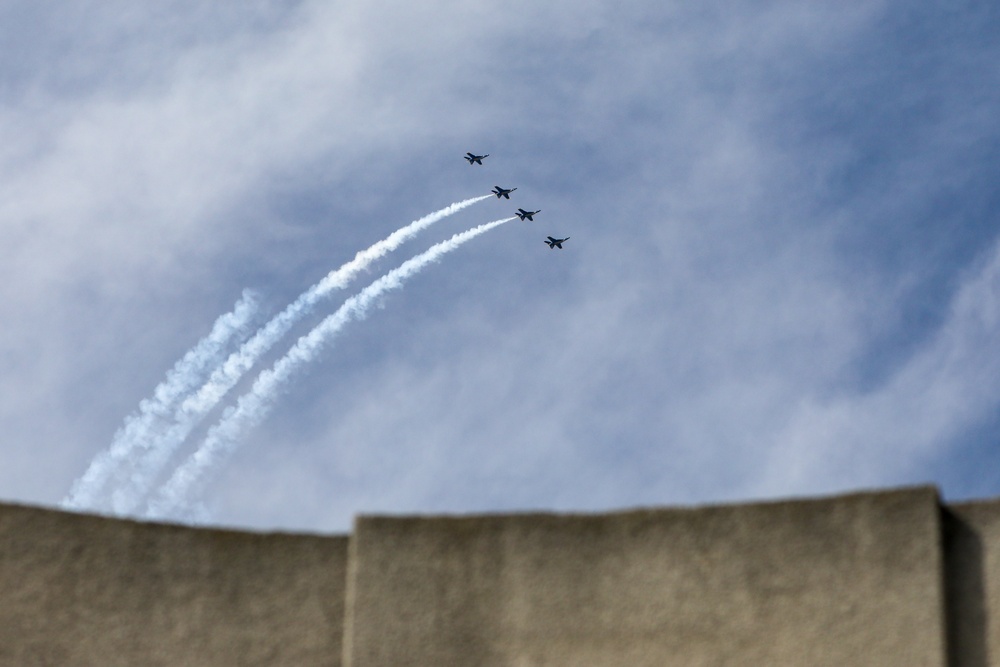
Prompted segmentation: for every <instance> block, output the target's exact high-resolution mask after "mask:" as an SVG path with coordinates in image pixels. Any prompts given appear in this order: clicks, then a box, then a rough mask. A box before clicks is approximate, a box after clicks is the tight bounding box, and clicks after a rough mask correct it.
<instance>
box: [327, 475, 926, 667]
mask: <svg viewBox="0 0 1000 667" xmlns="http://www.w3.org/2000/svg"><path fill="white" fill-rule="evenodd" d="M942 567H943V566H942V553H941V525H940V513H939V505H938V499H937V493H936V491H935V490H934V489H932V488H924V489H915V490H907V491H899V492H891V493H877V494H858V495H853V496H845V497H839V498H831V499H825V500H816V501H799V502H785V503H773V504H761V505H744V506H732V507H710V508H701V509H686V510H685V509H681V510H650V511H635V512H625V513H618V514H605V515H590V516H566V515H563V516H556V515H542V514H539V515H513V516H483V517H465V518H380V517H363V518H360V519H359V520H358V521H357V522H356V526H355V533H354V535H353V537H352V540H351V547H350V557H349V573H348V577H349V581H348V603H347V625H346V629H345V654H344V655H345V665H348V666H349V667H373V666H375V665H378V666H385V667H388V666H393V667H406V666H413V667H418V666H419V667H426V666H428V665H435V666H440V667H448V666H452V665H454V666H456V667H457V666H459V665H477V666H478V667H490V666H493V665H497V666H500V665H503V666H511V667H513V666H518V667H529V666H530V667H543V666H545V667H547V666H552V665H565V666H569V665H588V666H589V667H602V666H611V665H616V666H617V665H630V666H632V667H642V666H646V665H648V666H650V667H652V666H654V665H655V666H657V667H660V666H663V665H686V666H691V665H719V666H724V665H769V666H781V665H796V666H799V665H811V666H821V665H830V666H834V665H836V666H838V667H839V666H842V665H852V666H863V665H873V666H874V665H878V666H880V667H892V666H894V665H899V666H900V667H904V666H905V667H918V666H924V665H926V666H927V667H931V666H934V667H937V666H943V665H945V664H946V658H945V653H946V648H945V619H944V615H943V613H942V612H943V609H944V587H943V577H942Z"/></svg>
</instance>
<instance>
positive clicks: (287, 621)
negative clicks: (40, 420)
mask: <svg viewBox="0 0 1000 667" xmlns="http://www.w3.org/2000/svg"><path fill="white" fill-rule="evenodd" d="M346 554H347V538H346V537H340V538H329V537H328V538H321V537H314V536H298V535H282V534H252V533H239V532H232V531H221V530H193V529H190V528H181V527H175V526H165V525H157V524H147V523H137V522H132V521H117V520H112V519H105V518H99V517H92V516H82V515H77V514H67V513H63V512H55V511H50V510H40V509H33V508H26V507H18V506H11V505H0V664H2V665H60V666H64V665H79V666H86V665H94V666H98V665H99V666H101V667H104V666H111V665H297V666H298V665H339V664H340V652H341V651H340V648H341V637H342V632H341V627H342V623H343V599H344V581H345V579H344V577H345V567H346Z"/></svg>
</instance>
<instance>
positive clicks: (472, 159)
mask: <svg viewBox="0 0 1000 667" xmlns="http://www.w3.org/2000/svg"><path fill="white" fill-rule="evenodd" d="M489 156H490V154H489V153H487V154H486V155H475V154H474V153H466V154H465V159H466V160H468V161H469V166H470V167H471V166H472V163H473V162H475V163H476V164H482V163H483V158H484V157H489Z"/></svg>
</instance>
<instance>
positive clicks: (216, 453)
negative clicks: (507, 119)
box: [146, 216, 516, 517]
mask: <svg viewBox="0 0 1000 667" xmlns="http://www.w3.org/2000/svg"><path fill="white" fill-rule="evenodd" d="M514 219H516V216H514V217H510V218H505V219H503V220H496V221H494V222H488V223H486V224H483V225H479V226H478V227H473V228H472V229H469V230H466V231H464V232H460V233H458V234H455V235H454V236H452V237H451V238H450V239H448V240H447V241H442V242H441V243H438V244H436V245H434V246H431V248H429V249H428V250H427V251H426V252H423V253H421V254H419V255H417V256H415V257H413V258H412V259H409V260H407V261H406V262H404V263H403V264H401V265H400V266H399V267H398V268H396V269H393V270H392V271H390V272H389V273H387V274H385V275H384V276H382V277H381V278H379V279H378V280H376V281H375V282H373V283H372V284H370V285H369V286H368V287H366V288H365V289H363V290H361V291H360V292H359V293H357V294H355V295H354V296H352V297H351V298H349V299H348V300H347V301H345V302H344V305H342V306H341V307H340V308H339V309H337V311H336V312H335V313H333V314H332V315H329V316H328V317H327V318H326V319H324V320H323V321H322V322H320V323H319V324H318V325H316V327H315V328H314V329H313V330H312V331H310V332H309V333H308V334H306V335H305V336H302V337H301V338H299V340H298V341H297V342H296V343H295V345H294V346H292V348H291V349H290V350H289V351H288V353H287V354H286V355H285V356H284V357H282V358H281V359H279V360H278V361H277V362H275V364H274V366H272V367H271V368H270V369H269V370H265V371H263V372H261V374H260V375H259V376H257V379H256V380H255V381H254V383H253V387H252V388H251V389H250V391H248V392H247V393H246V394H244V395H243V396H241V397H240V399H239V400H238V401H237V403H236V405H235V406H234V407H231V408H229V409H228V410H226V413H225V414H224V415H223V417H222V420H221V421H219V423H218V424H216V425H215V426H213V427H212V428H211V429H210V430H209V432H208V434H207V435H206V436H205V441H204V442H203V443H202V444H201V447H199V448H198V450H197V451H195V453H194V454H192V455H191V456H190V457H189V458H188V459H187V460H186V461H185V462H184V463H183V464H182V465H180V466H179V467H178V468H177V470H176V471H174V474H173V475H172V476H171V477H170V479H169V480H167V482H166V483H165V484H164V485H163V486H162V487H161V488H160V491H159V493H158V494H157V496H156V497H155V498H153V500H152V501H151V502H150V503H149V507H148V510H147V512H146V515H147V516H150V517H164V516H166V515H167V514H168V513H170V512H174V511H176V510H178V509H180V508H182V507H183V506H184V504H185V498H186V496H187V495H188V493H189V491H190V489H191V487H192V486H194V485H195V484H196V483H198V482H199V480H200V479H201V478H202V476H203V475H205V473H207V472H208V471H209V470H210V469H211V468H212V466H213V465H214V464H215V463H216V462H217V461H219V460H220V459H221V457H222V456H224V455H225V454H228V453H230V452H232V451H233V450H234V449H235V448H236V446H237V438H238V437H239V436H240V435H241V434H242V433H244V432H245V431H246V430H247V429H249V428H252V427H254V426H256V425H257V424H259V423H260V422H261V420H262V419H264V417H265V416H267V414H268V412H270V409H271V407H272V406H273V405H274V401H275V398H276V397H277V395H278V393H279V392H280V390H281V389H282V387H284V386H285V385H286V384H287V383H288V382H289V381H290V380H291V378H292V376H293V373H295V371H297V370H298V369H299V368H301V367H302V366H303V365H305V364H307V363H309V362H310V361H312V360H313V359H314V358H315V357H316V355H317V354H319V352H320V351H321V350H322V349H323V347H324V346H325V345H326V344H328V343H329V342H330V341H331V340H332V339H333V337H334V336H335V335H336V334H338V333H339V332H340V330H341V329H343V328H344V325H346V324H347V323H348V322H350V321H351V320H352V319H363V318H364V317H365V315H366V314H367V312H368V310H369V308H370V307H371V305H372V304H373V303H374V302H375V300H376V299H378V298H379V297H380V296H382V295H383V294H384V293H385V292H387V291H389V290H394V289H400V288H401V287H402V286H403V284H404V283H405V282H406V281H407V280H408V279H409V278H410V277H412V276H414V275H416V274H417V273H418V272H419V271H420V270H421V269H423V268H424V267H425V266H427V265H428V264H430V263H431V262H434V261H437V260H438V259H440V258H441V257H442V256H443V255H444V254H446V253H449V252H451V251H452V250H455V249H456V248H458V247H459V246H461V245H462V244H463V243H466V242H467V241H470V240H471V239H473V238H475V237H477V236H479V235H480V234H484V233H486V232H488V231H489V230H491V229H493V228H494V227H498V226H500V225H502V224H504V223H505V222H510V221H511V220H514Z"/></svg>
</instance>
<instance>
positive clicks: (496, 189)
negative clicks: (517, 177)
mask: <svg viewBox="0 0 1000 667" xmlns="http://www.w3.org/2000/svg"><path fill="white" fill-rule="evenodd" d="M514 190H517V188H511V189H510V190H504V189H503V188H501V187H500V186H499V185H494V186H493V194H495V195H496V196H497V199H500V197H503V198H504V199H510V193H511V192H513V191H514Z"/></svg>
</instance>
